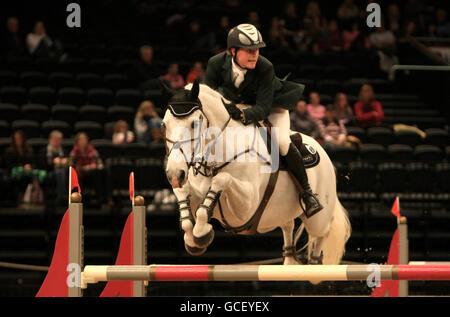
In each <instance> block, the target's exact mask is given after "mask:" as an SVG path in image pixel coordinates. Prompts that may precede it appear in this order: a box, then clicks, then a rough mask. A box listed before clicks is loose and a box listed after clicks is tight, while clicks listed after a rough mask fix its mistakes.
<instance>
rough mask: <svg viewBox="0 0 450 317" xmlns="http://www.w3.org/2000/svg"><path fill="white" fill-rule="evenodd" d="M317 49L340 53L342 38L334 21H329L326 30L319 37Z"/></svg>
mask: <svg viewBox="0 0 450 317" xmlns="http://www.w3.org/2000/svg"><path fill="white" fill-rule="evenodd" d="M318 44H319V47H320V49H322V50H326V51H340V50H341V49H342V36H341V33H340V32H339V26H338V23H337V21H336V20H330V22H329V23H328V26H327V28H326V29H325V30H324V31H323V32H322V33H321V35H320V37H319V43H318Z"/></svg>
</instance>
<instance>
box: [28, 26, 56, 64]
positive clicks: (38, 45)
mask: <svg viewBox="0 0 450 317" xmlns="http://www.w3.org/2000/svg"><path fill="white" fill-rule="evenodd" d="M26 41H27V48H28V52H29V53H30V55H32V56H36V57H56V56H57V55H59V54H60V48H59V47H58V44H57V43H56V42H55V41H53V40H52V39H51V38H50V37H49V36H48V35H47V33H46V30H45V25H44V22H42V21H37V22H36V23H35V25H34V28H33V32H31V33H29V34H28V35H27V39H26Z"/></svg>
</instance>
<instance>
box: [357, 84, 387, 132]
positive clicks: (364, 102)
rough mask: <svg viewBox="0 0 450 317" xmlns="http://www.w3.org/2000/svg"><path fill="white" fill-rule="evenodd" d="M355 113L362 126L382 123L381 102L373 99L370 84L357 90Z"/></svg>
mask: <svg viewBox="0 0 450 317" xmlns="http://www.w3.org/2000/svg"><path fill="white" fill-rule="evenodd" d="M355 114H356V119H357V121H358V124H359V126H360V127H362V128H366V127H371V126H379V125H381V124H382V123H383V120H384V112H383V107H382V106H381V103H380V102H379V101H377V100H375V95H374V92H373V88H372V86H371V85H363V86H362V87H361V90H360V92H359V101H357V102H356V103H355Z"/></svg>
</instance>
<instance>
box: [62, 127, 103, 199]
mask: <svg viewBox="0 0 450 317" xmlns="http://www.w3.org/2000/svg"><path fill="white" fill-rule="evenodd" d="M70 158H71V161H72V163H73V164H74V166H75V169H76V171H77V174H78V177H79V179H80V182H81V183H82V186H86V187H87V188H89V187H91V186H92V187H93V188H94V190H95V194H96V197H97V198H98V203H99V204H101V203H102V202H104V201H105V199H106V191H105V190H104V189H105V187H106V186H105V179H104V174H103V162H102V160H101V158H100V155H99V153H98V152H97V150H96V149H95V148H94V147H93V146H92V145H91V144H90V143H89V137H88V136H87V134H86V133H84V132H78V133H77V135H76V136H75V144H74V146H73V149H72V151H71V152H70Z"/></svg>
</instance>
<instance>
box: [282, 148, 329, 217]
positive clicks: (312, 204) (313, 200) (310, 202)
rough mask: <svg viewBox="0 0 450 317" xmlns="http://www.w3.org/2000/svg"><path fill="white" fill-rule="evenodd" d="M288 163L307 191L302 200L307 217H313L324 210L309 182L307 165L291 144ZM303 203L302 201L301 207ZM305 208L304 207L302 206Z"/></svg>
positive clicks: (290, 169) (287, 157)
mask: <svg viewBox="0 0 450 317" xmlns="http://www.w3.org/2000/svg"><path fill="white" fill-rule="evenodd" d="M285 158H286V163H287V165H288V166H287V167H288V169H289V171H290V172H291V173H292V174H293V175H294V176H295V178H296V179H297V181H298V183H299V184H300V185H301V186H302V187H303V190H304V191H305V192H304V194H303V195H302V197H301V199H303V201H304V203H305V209H304V212H305V215H306V217H308V218H309V217H311V216H312V215H314V214H316V213H318V212H319V211H321V210H322V209H323V206H322V205H321V204H320V202H319V200H318V199H317V197H316V195H315V194H314V193H313V192H312V190H311V187H310V186H309V182H308V175H307V174H306V170H305V165H304V164H303V158H302V154H301V153H300V151H299V150H298V149H297V147H296V146H295V145H294V144H293V143H291V144H290V145H289V151H288V153H287V154H286V156H285ZM301 204H302V202H301V201H300V205H301ZM302 208H303V206H302Z"/></svg>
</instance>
